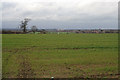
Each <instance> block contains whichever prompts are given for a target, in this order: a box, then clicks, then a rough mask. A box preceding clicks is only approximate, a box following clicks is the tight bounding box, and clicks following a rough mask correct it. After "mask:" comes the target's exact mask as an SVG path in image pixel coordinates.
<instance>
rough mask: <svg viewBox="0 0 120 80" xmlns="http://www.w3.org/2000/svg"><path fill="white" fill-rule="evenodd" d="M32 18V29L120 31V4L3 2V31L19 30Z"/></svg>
mask: <svg viewBox="0 0 120 80" xmlns="http://www.w3.org/2000/svg"><path fill="white" fill-rule="evenodd" d="M24 18H30V19H31V21H30V22H29V23H28V27H29V28H30V27H31V26H32V25H36V26H37V27H38V28H44V29H47V28H48V29H99V28H100V29H117V28H118V0H109V1H108V0H69V1H68V0H66V1H65V0H61V1H60V0H50V1H46V0H45V1H41V0H39V1H38V0H34V1H33V0H31V2H30V1H27V0H26V1H23V0H21V1H17V0H16V1H14V0H13V1H11V0H4V1H2V28H18V26H19V24H20V21H21V20H23V19H24Z"/></svg>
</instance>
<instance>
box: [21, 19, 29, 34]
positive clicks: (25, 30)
mask: <svg viewBox="0 0 120 80" xmlns="http://www.w3.org/2000/svg"><path fill="white" fill-rule="evenodd" d="M29 21H30V19H28V18H25V19H24V20H23V21H21V25H20V28H21V29H22V30H23V32H24V33H26V32H27V24H28V22H29Z"/></svg>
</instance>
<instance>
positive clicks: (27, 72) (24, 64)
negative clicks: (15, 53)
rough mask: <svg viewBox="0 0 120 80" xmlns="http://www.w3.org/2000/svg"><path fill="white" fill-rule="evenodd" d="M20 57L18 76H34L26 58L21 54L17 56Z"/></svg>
mask: <svg viewBox="0 0 120 80" xmlns="http://www.w3.org/2000/svg"><path fill="white" fill-rule="evenodd" d="M18 58H19V59H21V62H20V63H19V64H20V69H19V70H18V75H17V76H18V78H33V77H34V76H35V73H34V70H33V69H32V68H31V65H30V63H29V62H28V60H29V59H28V58H27V57H25V56H22V55H19V57H18Z"/></svg>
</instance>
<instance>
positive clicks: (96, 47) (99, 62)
mask: <svg viewBox="0 0 120 80" xmlns="http://www.w3.org/2000/svg"><path fill="white" fill-rule="evenodd" d="M2 39H3V42H2V46H3V47H2V50H3V53H2V55H3V56H2V63H3V65H2V66H3V77H5V78H17V77H21V76H20V75H22V77H29V78H50V77H52V76H53V77H55V78H73V77H77V78H79V77H85V78H86V77H110V78H111V77H117V75H116V74H118V34H59V35H58V34H3V35H2ZM25 63H27V64H25ZM21 65H25V66H26V67H24V68H23V67H21ZM26 68H28V69H30V70H28V71H24V69H26ZM20 70H22V72H21V71H20ZM25 72H26V73H27V75H28V76H24V75H25V74H24V73H25ZM33 73H34V74H33Z"/></svg>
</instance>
